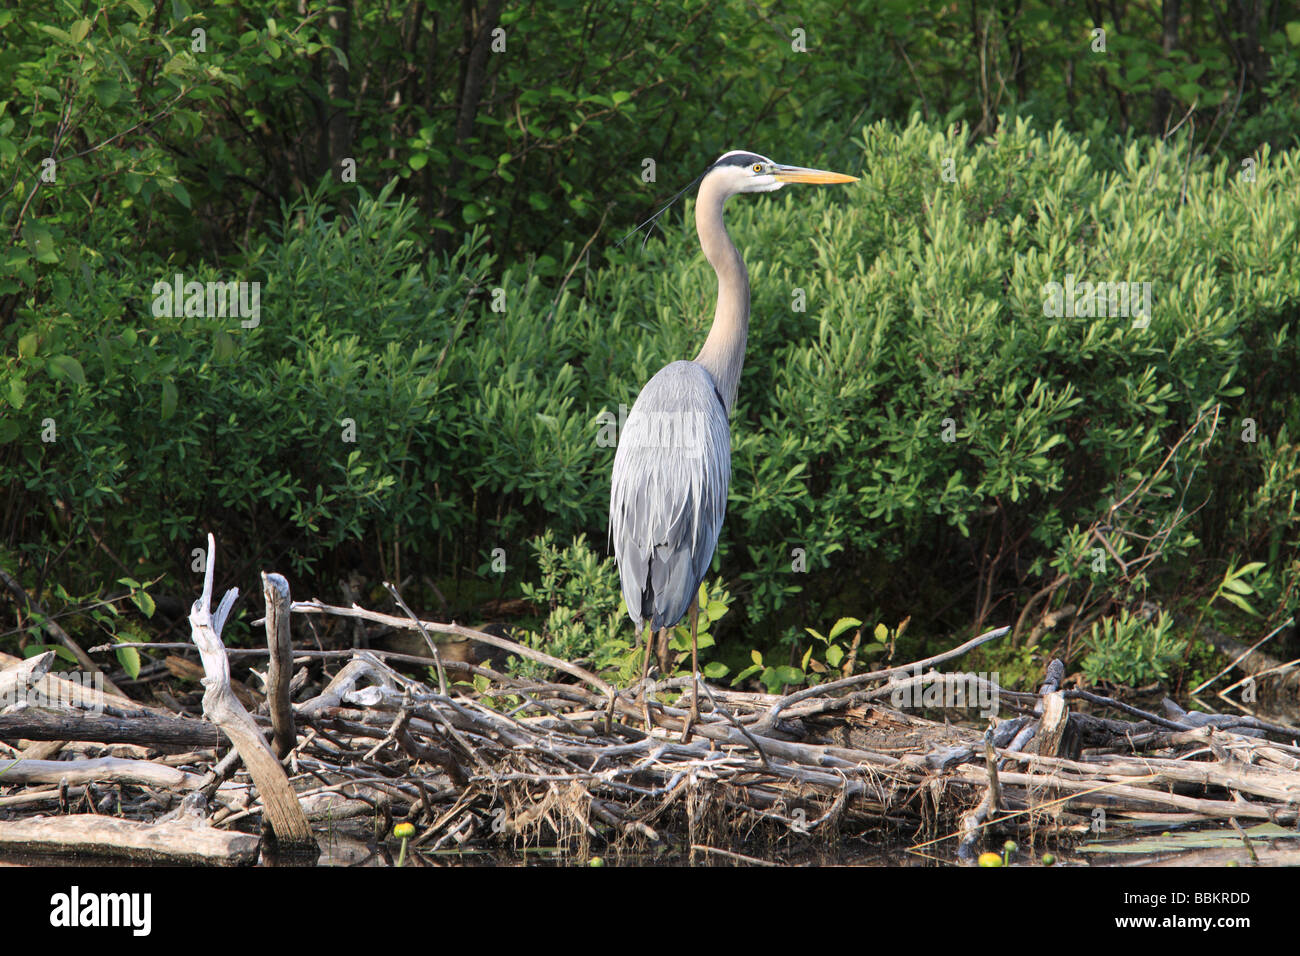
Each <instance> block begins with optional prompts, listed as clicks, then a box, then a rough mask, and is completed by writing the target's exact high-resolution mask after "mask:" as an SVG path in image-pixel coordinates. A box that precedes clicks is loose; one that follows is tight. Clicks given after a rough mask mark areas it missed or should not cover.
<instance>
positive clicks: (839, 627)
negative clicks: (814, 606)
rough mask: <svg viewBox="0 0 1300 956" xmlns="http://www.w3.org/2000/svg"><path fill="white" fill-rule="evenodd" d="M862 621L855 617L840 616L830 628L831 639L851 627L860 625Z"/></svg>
mask: <svg viewBox="0 0 1300 956" xmlns="http://www.w3.org/2000/svg"><path fill="white" fill-rule="evenodd" d="M861 626H862V622H861V621H859V620H858V619H857V618H856V617H842V618H840V619H839V620H838V621H836V622H835V626H834V627H832V628H831V633H830V639H831V640H832V641H833V640H835V638H837V637H839V636H840V635H841V634H843V633H844V632H845V631H847V630H848V629H849V628H851V627H861Z"/></svg>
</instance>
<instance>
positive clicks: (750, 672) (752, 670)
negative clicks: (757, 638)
mask: <svg viewBox="0 0 1300 956" xmlns="http://www.w3.org/2000/svg"><path fill="white" fill-rule="evenodd" d="M762 667H763V665H762V664H751V665H750V666H749V667H746V668H745V669H744V670H743V671H741V672H740V673H739V674H737V675H736V676H735V677H733V678H732V679H731V686H732V687H735V686H736V685H737V684H739V683H740V682H741V681H743V680H745V679H747V678H749V677H753V676H754V675H755V674H757V673H758V672H759V671H760V670H761V669H762Z"/></svg>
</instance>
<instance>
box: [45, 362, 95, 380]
mask: <svg viewBox="0 0 1300 956" xmlns="http://www.w3.org/2000/svg"><path fill="white" fill-rule="evenodd" d="M45 367H46V371H48V372H49V374H50V377H51V378H56V379H61V380H63V381H65V382H72V383H74V384H76V385H85V384H86V372H85V370H84V369H82V367H81V363H80V362H78V361H77V360H76V359H74V358H73V357H72V356H71V355H55V356H54V357H53V358H51V359H50V360H49V362H47V363H46V366H45Z"/></svg>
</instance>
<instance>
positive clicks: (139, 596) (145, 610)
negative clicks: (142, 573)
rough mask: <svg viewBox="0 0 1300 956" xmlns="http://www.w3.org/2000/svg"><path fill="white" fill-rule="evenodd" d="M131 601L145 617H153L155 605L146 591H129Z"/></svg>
mask: <svg viewBox="0 0 1300 956" xmlns="http://www.w3.org/2000/svg"><path fill="white" fill-rule="evenodd" d="M131 601H132V603H134V604H135V606H136V607H138V608H139V609H140V613H141V614H143V615H144V616H145V617H153V612H154V610H155V607H156V605H155V604H154V602H153V598H152V597H150V596H149V592H148V591H133V592H131ZM132 679H134V678H132Z"/></svg>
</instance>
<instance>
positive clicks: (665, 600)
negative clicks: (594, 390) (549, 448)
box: [609, 362, 731, 629]
mask: <svg viewBox="0 0 1300 956" xmlns="http://www.w3.org/2000/svg"><path fill="white" fill-rule="evenodd" d="M730 481H731V432H730V429H729V428H728V425H727V413H726V409H724V408H723V405H722V399H721V398H720V397H719V395H718V391H717V387H716V386H715V384H714V381H713V379H712V377H711V376H710V375H709V373H708V372H707V371H705V370H704V368H702V367H701V366H699V365H697V364H695V363H694V362H673V363H672V364H671V365H668V366H666V367H664V368H663V369H662V370H660V372H659V373H658V374H657V375H655V377H654V378H652V379H650V381H649V382H647V383H646V386H645V388H643V389H642V390H641V394H640V395H639V396H637V400H636V402H635V404H633V406H632V411H631V412H630V413H629V414H628V418H627V422H626V424H625V425H624V427H623V431H622V433H621V434H620V435H619V440H618V450H617V452H615V454H614V475H613V482H612V484H611V488H610V502H609V532H610V537H611V538H612V539H613V541H614V556H615V558H616V560H617V561H618V572H619V576H620V578H622V583H623V597H624V598H625V599H626V601H627V609H628V615H629V616H630V617H631V618H632V621H633V622H634V623H635V624H636V625H637V626H638V627H639V626H640V625H641V622H642V621H649V622H650V624H651V626H652V627H653V628H655V629H658V628H660V627H669V626H672V625H673V624H676V623H677V622H678V621H680V620H681V618H682V615H684V614H685V613H686V610H687V608H688V607H689V606H690V603H691V597H692V596H693V595H694V594H695V592H696V591H697V590H698V589H699V586H700V582H701V581H703V580H704V575H705V574H706V573H707V572H708V569H709V563H710V562H711V561H712V560H713V549H714V548H715V547H716V546H717V543H718V532H719V530H720V529H721V528H722V519H723V515H724V514H725V513H726V509H727V486H728V484H729V483H730Z"/></svg>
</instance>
